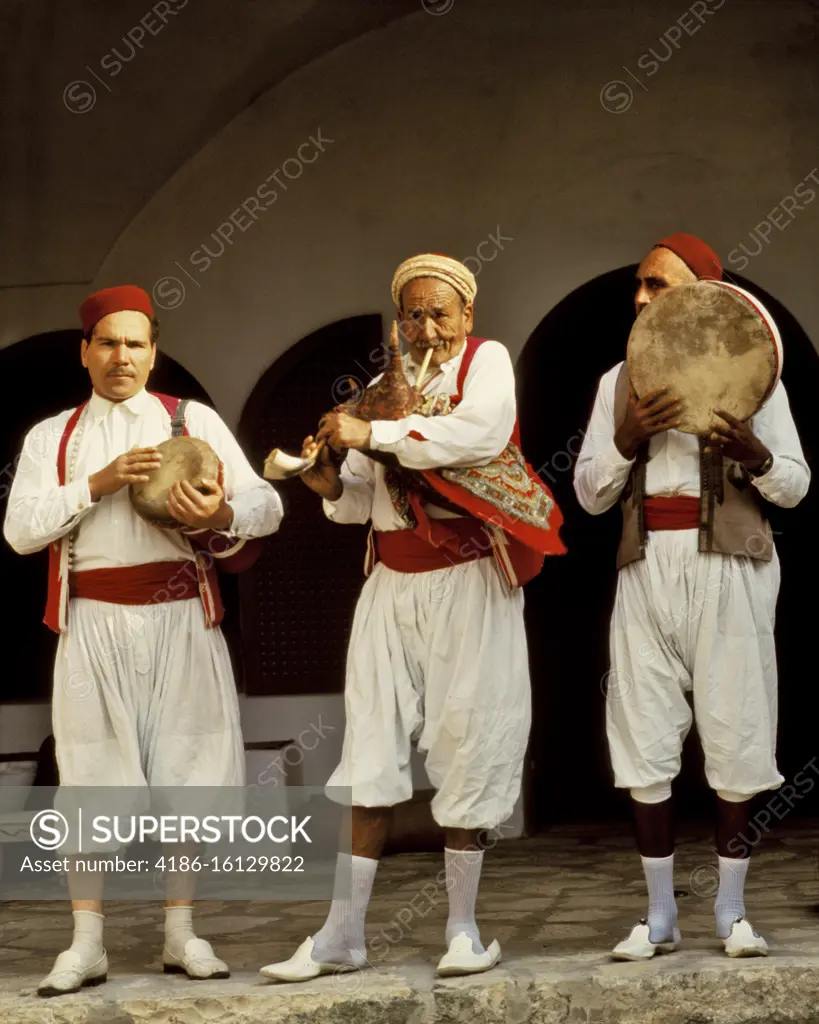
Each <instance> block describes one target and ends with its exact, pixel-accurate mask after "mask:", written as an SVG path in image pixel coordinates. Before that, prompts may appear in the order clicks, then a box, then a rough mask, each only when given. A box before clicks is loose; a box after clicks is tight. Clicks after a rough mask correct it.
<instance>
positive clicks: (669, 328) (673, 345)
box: [626, 281, 783, 434]
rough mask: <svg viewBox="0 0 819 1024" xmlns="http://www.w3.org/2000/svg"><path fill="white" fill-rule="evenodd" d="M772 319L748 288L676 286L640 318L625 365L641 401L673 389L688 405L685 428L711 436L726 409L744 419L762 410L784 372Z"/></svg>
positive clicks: (712, 284)
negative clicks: (652, 393) (719, 411)
mask: <svg viewBox="0 0 819 1024" xmlns="http://www.w3.org/2000/svg"><path fill="white" fill-rule="evenodd" d="M782 361H783V351H782V340H781V338H780V337H779V331H778V330H777V327H776V324H775V323H774V320H773V317H772V316H771V315H770V313H769V312H768V311H767V310H766V309H765V307H764V306H763V305H762V304H761V303H760V302H759V300H758V299H756V298H755V297H754V296H752V295H751V294H750V293H749V292H746V291H745V290H744V289H743V288H739V287H737V286H736V285H733V284H727V283H726V282H724V281H697V282H694V283H692V284H682V285H677V286H676V287H675V288H669V289H668V291H665V292H663V293H662V294H660V295H658V296H657V298H656V299H653V300H652V301H651V302H650V303H649V304H648V306H646V308H645V309H644V310H643V311H642V313H640V314H639V315H638V316H637V319H636V321H635V322H634V326H633V327H632V329H631V334H630V335H629V339H628V348H627V351H626V362H627V364H628V373H629V378H630V380H631V384H632V387H633V388H634V391H635V392H636V394H637V397H638V398H641V397H642V396H644V395H646V394H648V393H649V392H650V391H657V390H659V389H660V388H668V389H669V391H670V392H672V393H673V394H674V395H675V396H676V397H677V398H680V399H682V401H683V404H684V408H683V411H682V413H681V416H680V421H681V422H680V425H679V427H678V428H677V429H678V430H681V431H683V433H686V434H708V433H710V431H711V429H712V427H713V424H714V423H715V422H719V421H717V420H716V416H715V410H716V409H724V410H725V411H726V412H729V413H731V414H732V415H733V416H735V417H736V418H737V419H739V420H747V419H750V417H751V416H753V415H754V414H755V413H757V412H759V410H760V409H761V408H762V406H763V405H764V404H765V402H766V401H767V400H768V398H769V397H770V395H771V392H772V391H773V389H774V388H775V387H776V385H777V384H778V382H779V378H780V376H781V373H782Z"/></svg>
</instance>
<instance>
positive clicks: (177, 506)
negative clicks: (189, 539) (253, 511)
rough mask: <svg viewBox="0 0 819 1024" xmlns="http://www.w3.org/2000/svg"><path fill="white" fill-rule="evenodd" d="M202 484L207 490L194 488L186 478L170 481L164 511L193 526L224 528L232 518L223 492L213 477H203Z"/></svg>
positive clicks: (203, 528)
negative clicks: (166, 509) (207, 478)
mask: <svg viewBox="0 0 819 1024" xmlns="http://www.w3.org/2000/svg"><path fill="white" fill-rule="evenodd" d="M202 484H203V485H204V486H205V487H207V489H208V493H207V494H202V493H201V492H200V491H197V490H196V488H195V487H192V486H191V485H190V484H189V483H188V481H187V480H177V482H176V483H175V484H171V489H170V492H169V493H168V511H169V512H170V513H171V515H172V516H173V517H174V519H176V520H178V521H179V522H180V523H183V524H184V525H185V526H190V527H191V528H192V529H195V530H227V529H228V528H229V527H230V524H231V523H232V522H233V509H232V508H231V507H230V505H229V504H228V503H227V502H226V501H225V492H224V491H223V490H222V488H221V487H220V486H219V484H218V483H217V481H216V480H203V481H202Z"/></svg>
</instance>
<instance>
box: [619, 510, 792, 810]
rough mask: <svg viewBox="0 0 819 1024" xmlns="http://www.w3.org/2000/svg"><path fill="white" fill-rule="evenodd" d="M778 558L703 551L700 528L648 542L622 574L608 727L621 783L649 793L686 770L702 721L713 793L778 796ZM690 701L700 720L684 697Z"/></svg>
mask: <svg viewBox="0 0 819 1024" xmlns="http://www.w3.org/2000/svg"><path fill="white" fill-rule="evenodd" d="M778 593H779V559H778V557H777V555H776V553H775V552H774V557H773V560H772V561H771V562H762V561H759V560H757V559H752V558H745V557H734V556H727V555H721V554H715V553H702V554H701V553H700V552H699V551H698V550H697V531H696V530H659V531H651V532H649V534H648V539H647V545H646V557H645V558H644V559H641V560H640V561H638V562H632V563H631V564H630V565H627V566H625V567H624V568H622V569H621V570H620V572H619V573H618V580H617V595H616V598H615V604H614V614H613V616H612V621H611V633H610V649H611V665H612V672H611V674H610V677H609V683H608V694H607V697H608V699H607V701H606V729H607V735H608V742H609V750H610V753H611V759H612V765H613V768H614V775H615V785H616V786H618V787H621V788H625V789H635V788H640V789H642V788H645V787H648V786H653V785H655V784H657V783H664V782H666V783H667V782H670V781H671V780H672V779H674V778H675V777H676V776H677V775H678V773H679V771H680V760H681V751H682V744H683V740H684V739H685V736H686V735H687V733H688V731H689V729H690V728H691V724H692V717H693V719H695V720H696V724H697V729H698V731H699V736H700V740H701V742H702V747H703V752H704V754H705V772H706V777H707V779H708V784H709V785H710V786H711V788H712V789H715V790H723V791H728V792H731V793H736V794H747V795H749V796H750V795H752V794H755V793H759V792H762V791H763V790H767V789H776V788H777V787H778V786H780V785H781V784H782V783H783V782H784V779H783V777H782V775H780V773H779V771H778V769H777V766H776V720H777V672H776V650H775V647H774V618H775V611H776V600H777V595H778ZM687 692H692V696H693V705H694V712H693V716H692V712H691V708H690V706H689V703H688V700H687V699H686V693H687Z"/></svg>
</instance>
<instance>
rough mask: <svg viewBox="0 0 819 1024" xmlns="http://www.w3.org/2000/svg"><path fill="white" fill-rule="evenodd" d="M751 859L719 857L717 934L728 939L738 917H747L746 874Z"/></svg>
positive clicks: (715, 911) (715, 908) (715, 904)
mask: <svg viewBox="0 0 819 1024" xmlns="http://www.w3.org/2000/svg"><path fill="white" fill-rule="evenodd" d="M749 863H750V859H748V858H745V859H739V858H736V859H735V858H733V857H720V858H719V891H718V892H717V899H716V902H715V903H714V913H715V914H716V916H717V935H718V936H719V937H720V938H721V939H727V938H728V936H729V935H730V934H731V928H732V927H733V924H734V921H736V919H737V918H738V917H745V876H746V875H747V874H748V864H749Z"/></svg>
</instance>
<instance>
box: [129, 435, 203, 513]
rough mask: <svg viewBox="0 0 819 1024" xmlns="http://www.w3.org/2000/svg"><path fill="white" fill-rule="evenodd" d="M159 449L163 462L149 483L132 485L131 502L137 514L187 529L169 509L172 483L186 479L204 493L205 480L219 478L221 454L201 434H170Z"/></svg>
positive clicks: (158, 446)
mask: <svg viewBox="0 0 819 1024" xmlns="http://www.w3.org/2000/svg"><path fill="white" fill-rule="evenodd" d="M156 450H157V451H158V452H160V453H161V454H162V465H161V466H160V467H159V469H157V470H154V472H153V473H151V474H150V480H149V481H148V483H145V484H131V486H130V487H129V488H128V490H129V492H130V498H131V504H132V505H133V506H134V510H135V511H136V512H137V514H138V515H140V516H142V518H143V519H145V520H147V522H149V523H151V524H152V525H154V526H163V527H171V528H175V529H184V527H183V525H182V523H180V522H179V521H178V520H176V519H174V517H173V516H172V515H171V514H170V513H169V512H168V493H169V491H170V489H171V485H172V484H174V483H176V482H177V481H179V480H187V481H188V483H189V484H190V485H191V486H192V487H195V488H196V489H197V490H199V491H202V492H203V493H204V492H205V488H204V486H203V485H202V480H203V479H205V480H218V479H219V472H220V469H221V463H220V462H219V457H218V456H217V454H216V452H215V451H214V450H213V449H212V448H211V446H210V445H209V444H208V443H207V441H202V440H201V439H200V438H198V437H171V438H169V439H168V440H167V441H163V442H162V443H161V444H158V445H157V446H156Z"/></svg>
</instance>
